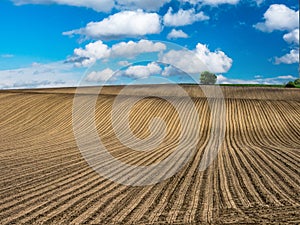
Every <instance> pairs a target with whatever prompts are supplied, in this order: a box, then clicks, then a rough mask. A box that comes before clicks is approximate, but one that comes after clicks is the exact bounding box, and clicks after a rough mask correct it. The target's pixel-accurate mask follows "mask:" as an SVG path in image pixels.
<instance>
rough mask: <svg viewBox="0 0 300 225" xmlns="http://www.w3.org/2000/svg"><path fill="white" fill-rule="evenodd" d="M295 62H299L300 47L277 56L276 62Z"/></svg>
mask: <svg viewBox="0 0 300 225" xmlns="http://www.w3.org/2000/svg"><path fill="white" fill-rule="evenodd" d="M281 63H284V64H293V63H299V48H298V49H292V50H291V51H290V53H287V54H285V55H284V56H281V57H276V58H275V64H281Z"/></svg>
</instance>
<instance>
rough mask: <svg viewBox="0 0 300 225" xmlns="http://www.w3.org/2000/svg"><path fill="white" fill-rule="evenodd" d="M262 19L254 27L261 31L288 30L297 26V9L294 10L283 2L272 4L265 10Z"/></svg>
mask: <svg viewBox="0 0 300 225" xmlns="http://www.w3.org/2000/svg"><path fill="white" fill-rule="evenodd" d="M264 20H265V21H264V22H260V23H257V24H256V25H254V27H255V28H256V29H258V30H261V31H263V32H272V31H274V30H282V31H284V30H287V31H290V30H293V29H295V28H298V27H299V10H298V11H294V10H293V9H290V8H288V7H287V6H286V5H283V4H273V5H271V6H270V7H269V9H268V10H267V11H266V12H265V14H264Z"/></svg>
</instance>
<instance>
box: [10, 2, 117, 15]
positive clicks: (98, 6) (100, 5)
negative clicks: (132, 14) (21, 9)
mask: <svg viewBox="0 0 300 225" xmlns="http://www.w3.org/2000/svg"><path fill="white" fill-rule="evenodd" d="M12 1H13V2H14V4H15V5H25V4H60V5H70V6H79V7H87V8H92V9H94V10H96V11H101V12H108V11H110V10H111V9H112V8H113V7H114V5H115V2H114V1H113V0H101V1H99V0H85V1H82V0H12Z"/></svg>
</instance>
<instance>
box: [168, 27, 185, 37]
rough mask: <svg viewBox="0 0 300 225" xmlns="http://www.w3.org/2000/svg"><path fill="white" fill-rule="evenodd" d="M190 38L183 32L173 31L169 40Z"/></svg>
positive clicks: (169, 35)
mask: <svg viewBox="0 0 300 225" xmlns="http://www.w3.org/2000/svg"><path fill="white" fill-rule="evenodd" d="M188 37H189V36H188V35H187V34H186V33H184V32H183V31H182V30H175V29H173V30H172V31H171V32H170V33H169V34H168V36H167V38H168V39H177V38H188Z"/></svg>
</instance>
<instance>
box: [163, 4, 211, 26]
mask: <svg viewBox="0 0 300 225" xmlns="http://www.w3.org/2000/svg"><path fill="white" fill-rule="evenodd" d="M208 19H209V17H208V16H206V15H205V14H204V13H203V12H199V13H196V12H195V9H189V10H183V9H179V11H178V12H177V13H173V9H172V8H169V10H168V12H167V13H166V14H165V15H164V18H163V20H164V25H166V26H175V27H176V26H185V25H189V24H193V23H194V22H197V21H203V20H208Z"/></svg>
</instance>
